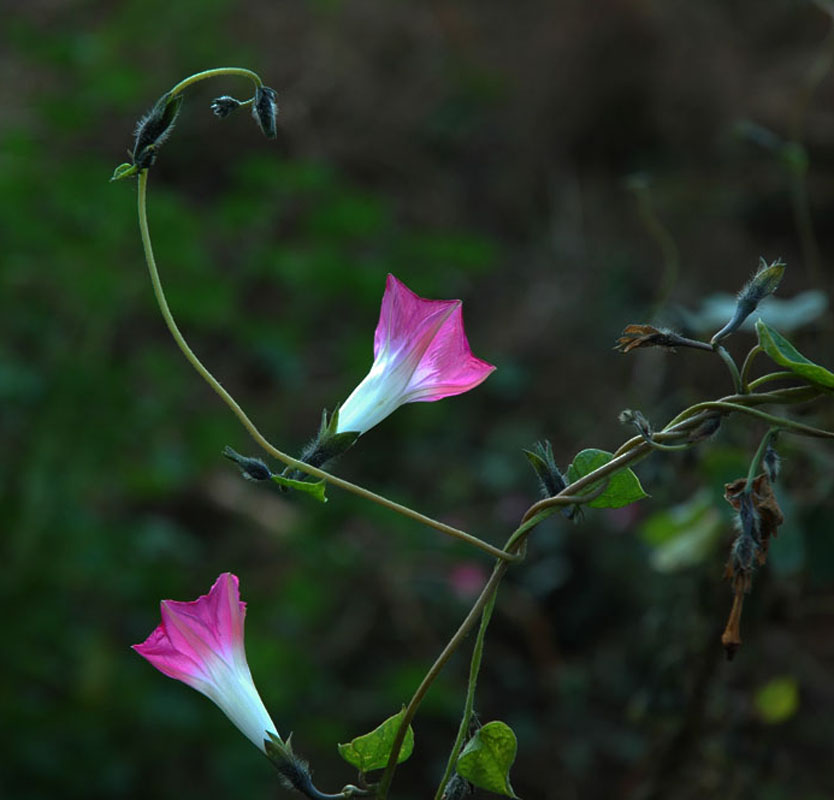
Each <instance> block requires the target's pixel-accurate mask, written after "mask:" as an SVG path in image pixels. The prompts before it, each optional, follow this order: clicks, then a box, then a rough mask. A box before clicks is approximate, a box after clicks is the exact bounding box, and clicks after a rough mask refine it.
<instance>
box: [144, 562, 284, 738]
mask: <svg viewBox="0 0 834 800" xmlns="http://www.w3.org/2000/svg"><path fill="white" fill-rule="evenodd" d="M160 609H161V612H162V623H161V624H160V625H159V627H157V628H156V629H155V630H154V631H153V632H152V633H151V635H150V636H149V637H148V638H147V639H146V640H145V641H144V642H142V644H135V645H133V649H134V650H135V651H136V652H137V653H139V655H140V656H142V657H143V658H146V659H147V660H148V661H150V663H151V664H152V665H153V666H155V667H156V668H157V669H158V670H159V671H160V672H161V673H163V675H167V676H168V677H169V678H175V679H176V680H178V681H182V682H183V683H186V684H188V685H189V686H190V687H192V688H193V689H196V690H197V691H198V692H201V693H202V694H204V695H205V696H206V697H208V698H209V700H212V701H213V702H214V703H216V704H217V706H218V707H219V708H220V710H221V711H222V712H223V713H224V714H225V715H226V716H227V717H228V718H229V719H230V720H231V721H232V722H233V723H234V724H235V725H236V726H237V728H238V729H239V730H240V732H241V733H243V735H244V736H246V738H247V739H249V740H250V741H251V742H252V743H253V744H254V745H255V746H256V747H258V748H260V750H261V751H262V752H266V746H265V744H264V740H265V739H267V738H268V736H269V735H270V734H271V735H272V736H275V737H277V738H278V739H279V741H280V737H279V736H278V732H277V730H276V729H275V725H274V723H273V722H272V720H271V719H270V716H269V714H268V713H267V710H266V708H264V704H263V702H262V701H261V698H260V696H259V695H258V692H257V690H256V689H255V684H254V683H253V682H252V674H251V673H250V671H249V665H248V664H247V663H246V652H245V651H244V646H243V621H244V616H245V614H246V603H243V602H241V600H240V592H239V589H238V579H237V576H235V575H232V574H231V573H230V572H224V573H223V574H222V575H221V576H220V577H219V578H218V579H217V580H216V581H215V582H214V586H212V587H211V591H209V593H208V594H207V595H203V596H201V597H199V598H198V599H197V600H194V601H191V602H177V601H175V600H163V601H162V602H161V603H160Z"/></svg>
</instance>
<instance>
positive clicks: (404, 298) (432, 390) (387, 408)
mask: <svg viewBox="0 0 834 800" xmlns="http://www.w3.org/2000/svg"><path fill="white" fill-rule="evenodd" d="M494 369H495V367H494V366H492V364H488V363H487V362H486V361H482V360H481V359H480V358H476V357H475V356H474V355H472V350H471V348H470V347H469V341H468V340H467V338H466V333H465V332H464V330H463V311H462V304H461V301H460V300H426V299H425V298H423V297H419V296H418V295H416V294H415V293H414V292H412V291H411V289H409V288H408V287H407V286H406V285H405V284H404V283H402V282H401V281H399V280H397V279H396V278H395V277H394V276H393V275H388V279H387V281H386V284H385V293H384V294H383V297H382V307H381V309H380V314H379V322H378V323H377V327H376V331H375V333H374V363H373V365H372V366H371V370H370V372H369V373H368V375H367V376H366V377H365V378H364V379H363V380H362V382H361V383H360V384H359V385H358V386H357V387H356V388H355V389H354V390H353V392H351V394H350V396H349V397H348V399H347V400H346V401H345V402H344V403H343V404H342V406H341V408H340V410H339V425H338V430H339V432H344V431H358V432H359V433H360V434H361V433H365V431H367V430H369V429H370V428H372V427H373V426H374V425H376V424H377V423H379V422H381V421H382V420H383V419H385V417H387V416H388V415H389V414H391V413H392V412H393V411H394V410H395V409H396V408H398V407H399V406H401V405H403V404H404V403H414V402H432V401H434V400H440V399H442V398H444V397H450V396H452V395H456V394H461V393H462V392H466V391H468V390H469V389H473V388H474V387H475V386H477V385H478V384H479V383H481V382H482V381H484V380H485V379H486V378H487V376H488V375H489V374H490V373H491V372H492V371H493V370H494Z"/></svg>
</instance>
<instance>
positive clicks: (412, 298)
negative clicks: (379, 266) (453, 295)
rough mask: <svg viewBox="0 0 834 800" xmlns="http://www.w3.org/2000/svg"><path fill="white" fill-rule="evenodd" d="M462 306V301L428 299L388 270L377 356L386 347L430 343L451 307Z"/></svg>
mask: <svg viewBox="0 0 834 800" xmlns="http://www.w3.org/2000/svg"><path fill="white" fill-rule="evenodd" d="M459 305H460V300H426V299H425V298H424V297H420V296H418V295H416V294H415V293H414V292H412V291H411V289H409V288H408V287H407V286H406V285H405V284H404V283H403V282H402V281H399V280H397V278H396V277H394V276H393V275H391V274H390V273H389V274H388V277H387V278H386V281H385V292H384V294H383V295H382V306H381V308H380V310H379V322H378V323H377V326H376V330H375V331H374V358H378V357H379V355H380V352H381V351H382V350H386V349H387V350H389V351H397V350H401V349H403V348H406V349H410V348H417V347H419V346H420V344H425V345H428V343H429V342H430V341H431V339H432V337H433V336H434V334H435V332H436V331H437V329H438V328H439V327H440V326H441V325H442V323H443V321H444V320H445V319H446V317H448V316H449V314H450V313H451V311H452V309H453V308H454V307H455V306H459Z"/></svg>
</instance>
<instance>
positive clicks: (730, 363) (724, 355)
mask: <svg viewBox="0 0 834 800" xmlns="http://www.w3.org/2000/svg"><path fill="white" fill-rule="evenodd" d="M713 347H714V348H715V352H716V353H718V355H719V356H721V360H722V361H723V362H724V363H725V364H726V365H727V369H728V370H730V375H731V376H732V378H733V388H734V389H735V390H736V393H737V394H741V393H742V388H741V376H740V375H739V374H738V367H737V366H736V362H735V361H734V360H733V357H732V356H731V355H730V354H729V352H727V348H726V347H724V346H723V345H720V344H718V343H717V342H716V343H715V344H714V345H713Z"/></svg>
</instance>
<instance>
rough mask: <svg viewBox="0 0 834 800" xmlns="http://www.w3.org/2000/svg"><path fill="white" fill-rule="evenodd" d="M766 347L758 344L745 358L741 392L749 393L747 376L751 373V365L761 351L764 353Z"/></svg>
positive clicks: (742, 368)
mask: <svg viewBox="0 0 834 800" xmlns="http://www.w3.org/2000/svg"><path fill="white" fill-rule="evenodd" d="M763 352H764V348H763V347H762V346H761V345H760V344H757V345H756V346H755V347H753V348H751V350H750V352H749V353H748V354H747V356H746V357H745V359H744V363H743V364H742V365H741V376H740V377H741V393H742V394H747V393H748V392H749V391H750V386H749V384H748V383H747V377H748V375H749V374H750V367H751V366H753V361H754V359H755V358H756V356H757V355H758V354H759V353H763Z"/></svg>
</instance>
